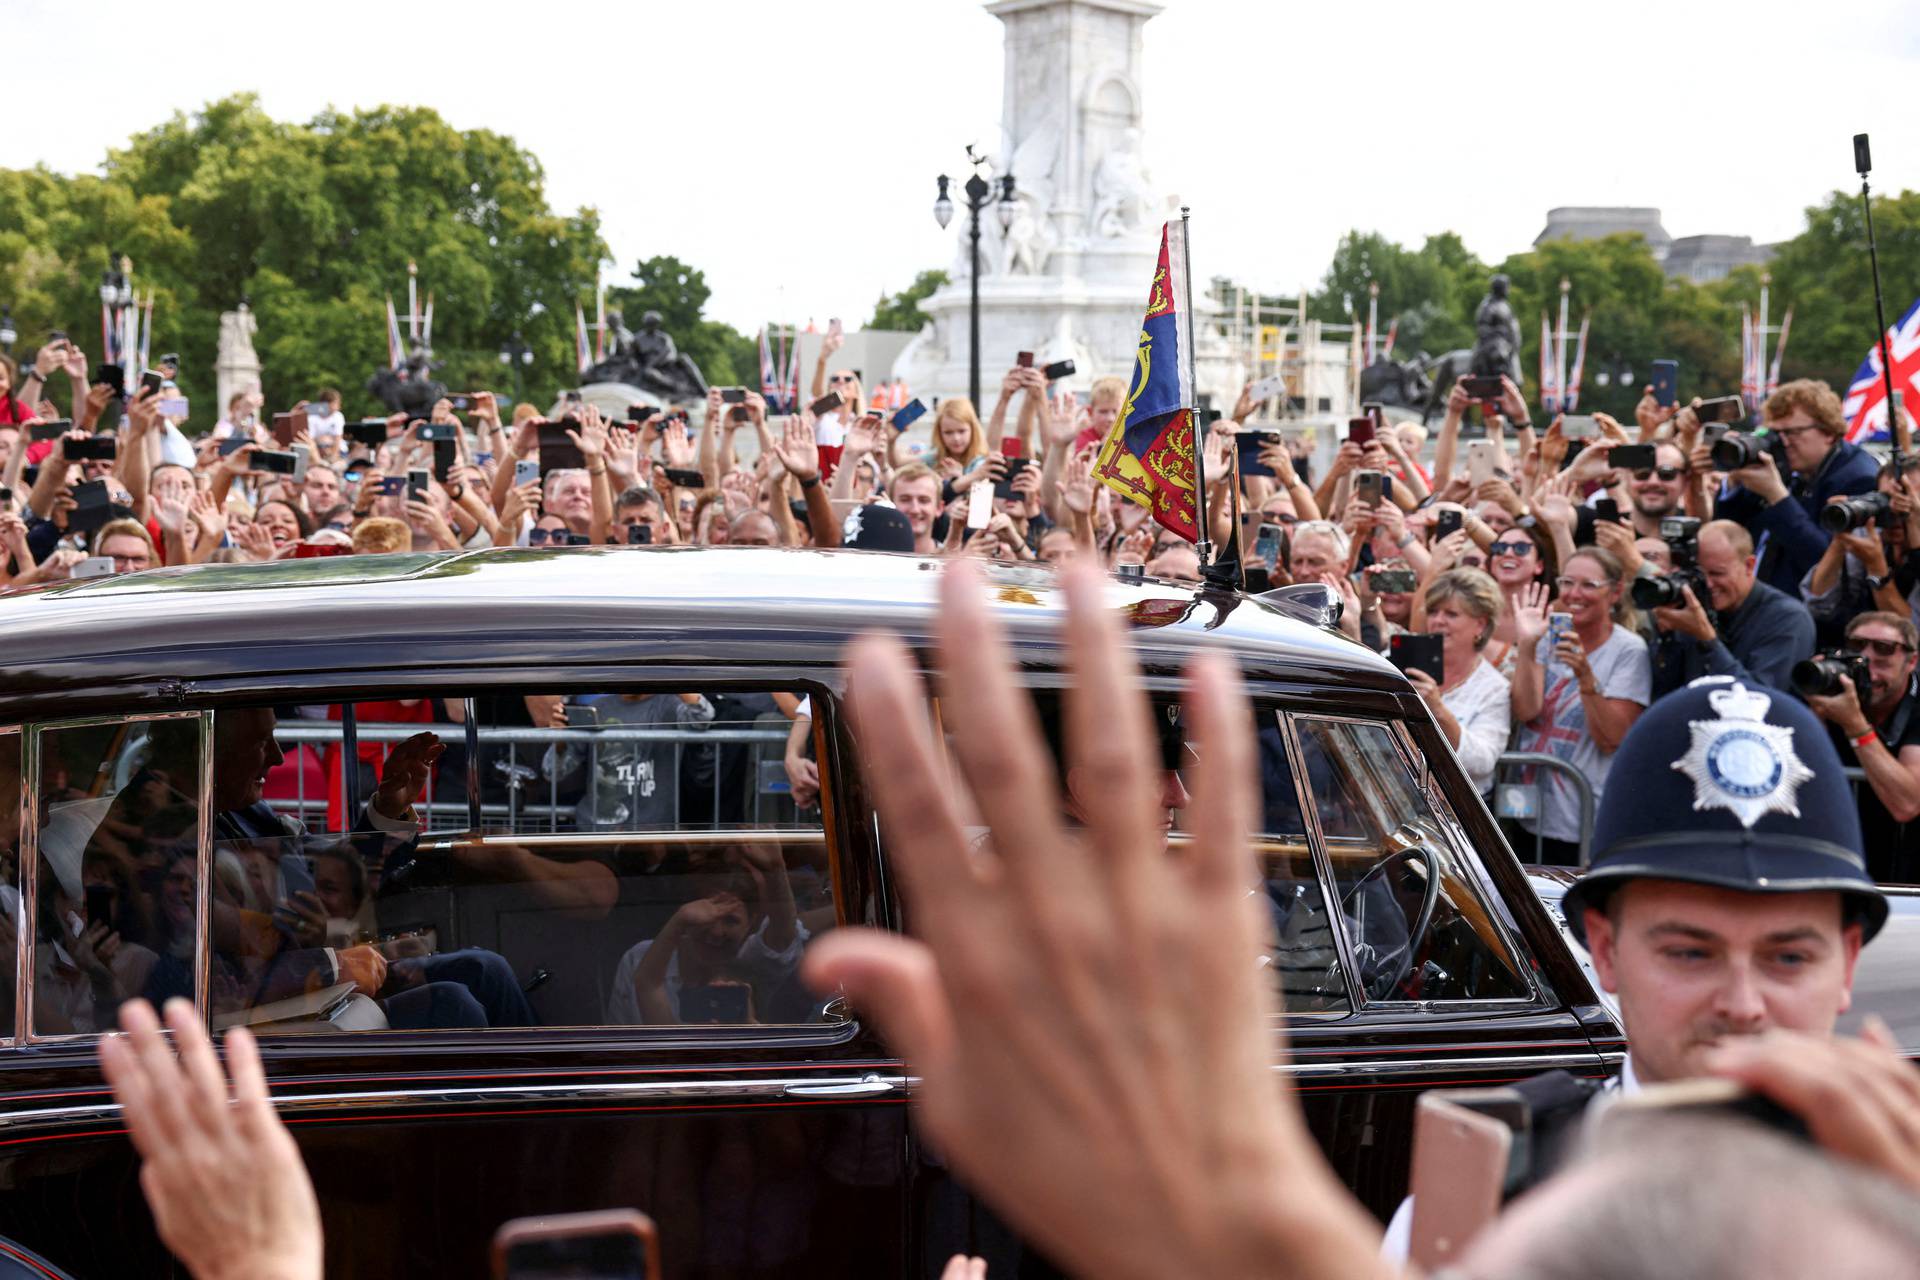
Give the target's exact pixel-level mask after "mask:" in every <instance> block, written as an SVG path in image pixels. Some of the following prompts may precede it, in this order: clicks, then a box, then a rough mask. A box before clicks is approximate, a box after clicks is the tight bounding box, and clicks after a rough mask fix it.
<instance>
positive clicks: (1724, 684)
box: [1385, 676, 1887, 1257]
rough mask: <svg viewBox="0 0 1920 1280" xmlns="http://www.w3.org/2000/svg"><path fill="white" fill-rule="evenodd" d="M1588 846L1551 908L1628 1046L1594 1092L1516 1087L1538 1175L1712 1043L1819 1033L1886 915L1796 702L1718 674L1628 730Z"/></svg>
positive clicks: (1401, 1236)
mask: <svg viewBox="0 0 1920 1280" xmlns="http://www.w3.org/2000/svg"><path fill="white" fill-rule="evenodd" d="M1593 848H1594V854H1593V859H1592V870H1590V871H1589V872H1588V873H1587V874H1586V876H1585V877H1584V878H1583V879H1581V880H1580V881H1579V882H1577V883H1576V884H1574V885H1573V887H1572V888H1570V889H1568V890H1567V893H1566V897H1565V899H1564V900H1563V903H1562V909H1563V911H1564V914H1565V917H1566V922H1567V927H1568V928H1569V929H1570V930H1572V932H1573V935H1574V937H1575V938H1576V939H1578V940H1579V941H1580V942H1581V943H1582V944H1583V945H1584V946H1586V948H1587V949H1588V951H1589V952H1590V953H1591V955H1592V957H1593V968H1594V973H1595V975H1596V976H1597V977H1598V978H1599V981H1600V985H1601V986H1602V987H1604V988H1605V989H1606V990H1607V991H1608V992H1610V993H1612V995H1613V996H1614V997H1615V998H1616V999H1617V1000H1618V1001H1619V1005H1620V1020H1621V1022H1622V1024H1623V1025H1624V1027H1625V1030H1626V1033H1627V1043H1628V1045H1629V1050H1628V1053H1627V1060H1626V1062H1625V1064H1624V1065H1623V1066H1622V1067H1621V1070H1620V1075H1619V1076H1618V1077H1617V1078H1615V1079H1614V1080H1611V1081H1609V1082H1607V1083H1606V1084H1605V1085H1596V1084H1594V1083H1593V1082H1591V1081H1584V1080H1576V1079H1575V1078H1574V1077H1572V1076H1570V1075H1568V1074H1567V1073H1565V1072H1551V1073H1549V1074H1547V1075H1544V1076H1539V1077H1536V1078H1535V1079H1533V1080H1529V1081H1525V1082H1523V1083H1522V1084H1520V1085H1519V1086H1516V1087H1517V1089H1518V1090H1519V1092H1520V1093H1521V1094H1522V1096H1523V1097H1525V1098H1526V1100H1527V1101H1528V1102H1529V1104H1530V1105H1531V1106H1532V1109H1533V1133H1534V1151H1535V1160H1534V1164H1535V1169H1536V1170H1537V1171H1538V1172H1539V1173H1540V1174H1541V1175H1542V1176H1544V1175H1546V1174H1548V1173H1551V1172H1552V1171H1553V1168H1554V1165H1555V1163H1556V1161H1557V1160H1559V1159H1561V1158H1563V1157H1564V1156H1565V1155H1566V1154H1568V1148H1569V1146H1570V1145H1571V1142H1572V1140H1573V1138H1574V1137H1575V1136H1576V1135H1577V1133H1578V1132H1579V1130H1580V1128H1581V1126H1582V1123H1583V1119H1584V1116H1585V1115H1586V1113H1587V1112H1589V1111H1590V1110H1591V1109H1592V1108H1594V1107H1603V1106H1607V1105H1609V1104H1610V1103H1611V1102H1612V1101H1614V1100H1616V1099H1618V1098H1621V1097H1630V1096H1632V1095H1633V1094H1635V1093H1638V1092H1639V1091H1640V1089H1641V1087H1642V1086H1644V1085H1649V1084H1668V1083H1672V1082H1674V1081H1677V1080H1687V1079H1693V1078H1697V1077H1702V1076H1706V1075H1709V1074H1711V1072H1710V1071H1708V1070H1707V1064H1708V1060H1709V1059H1710V1058H1711V1056H1712V1055H1713V1053H1714V1051H1715V1049H1716V1048H1718V1047H1720V1046H1723V1045H1728V1044H1735V1043H1738V1042H1740V1041H1742V1040H1744V1039H1746V1038H1748V1037H1752V1036H1758V1035H1761V1034H1762V1033H1764V1032H1767V1031H1773V1030H1786V1031H1796V1032H1801V1033H1803V1034H1809V1035H1816V1036H1823V1037H1824V1036H1831V1035H1832V1034H1833V1029H1834V1024H1835V1022H1836V1021H1837V1020H1838V1019H1839V1017H1840V1015H1841V1014H1843V1013H1845V1012H1846V1011H1847V1009H1848V1007H1849V1006H1850V1005H1851V1004H1852V1002H1853V974H1854V966H1855V964H1856V963H1857V962H1858V960H1859V958H1860V948H1861V947H1862V946H1864V945H1865V944H1866V943H1867V942H1868V941H1870V940H1871V939H1872V938H1873V936H1874V934H1876V933H1877V932H1879V930H1880V927H1881V925H1883V924H1885V923H1886V919H1887V901H1886V899H1885V898H1884V897H1883V896H1882V895H1881V893H1880V891H1879V889H1878V888H1876V887H1875V885H1874V883H1873V880H1872V879H1871V877H1869V876H1868V875H1867V871H1866V859H1865V856H1864V849H1863V846H1862V841H1861V834H1860V820H1859V816H1858V814H1857V813H1856V812H1855V810H1854V806H1853V801H1852V797H1851V796H1850V795H1849V794H1848V790H1847V781H1846V778H1845V776H1844V775H1843V774H1842V773H1841V771H1840V761H1839V759H1838V757H1837V756H1836V755H1835V753H1834V749H1833V745H1832V743H1831V742H1830V741H1829V740H1828V736H1827V732H1826V730H1825V729H1824V728H1823V727H1822V726H1821V724H1820V722H1819V720H1818V719H1816V718H1815V717H1814V715H1813V713H1812V712H1810V711H1808V710H1807V708H1806V707H1805V706H1804V705H1803V704H1801V703H1800V702H1799V701H1798V700H1797V699H1795V698H1793V697H1791V696H1789V695H1787V694H1783V693H1777V692H1774V691H1772V690H1770V689H1763V688H1760V687H1757V686H1750V685H1747V684H1745V683H1742V682H1740V681H1736V680H1733V679H1730V678H1728V677H1724V676H1710V677H1707V678H1705V679H1702V680H1696V681H1694V682H1693V683H1692V684H1690V685H1688V686H1687V687H1686V688H1684V689H1681V690H1679V691H1677V692H1675V693H1673V694H1671V695H1669V696H1668V697H1666V698H1663V699H1661V700H1659V701H1657V702H1655V703H1654V704H1653V706H1651V707H1649V708H1648V709H1647V711H1646V713H1645V714H1643V715H1642V716H1641V717H1640V718H1639V720H1637V721H1636V722H1635V723H1634V726H1633V728H1632V729H1630V730H1628V731H1627V735H1626V738H1625V739H1624V740H1623V741H1622V742H1621V744H1620V750H1619V751H1618V752H1617V753H1616V754H1615V756H1614V760H1613V769H1612V771H1611V772H1610V773H1609V775H1608V778H1607V789H1606V793H1605V794H1604V795H1603V796H1602V798H1601V802H1600V811H1599V814H1598V816H1597V818H1596V820H1595V823H1594V832H1593ZM1411 1227H1412V1202H1411V1200H1409V1201H1406V1202H1403V1203H1402V1204H1401V1206H1400V1211H1399V1212H1398V1213H1396V1214H1395V1215H1394V1218H1393V1223H1392V1224H1391V1225H1390V1226H1389V1227H1388V1229H1387V1239H1386V1245H1385V1251H1386V1253H1387V1254H1388V1255H1389V1256H1395V1257H1402V1256H1405V1252H1406V1247H1407V1243H1408V1239H1409V1233H1410V1231H1411Z"/></svg>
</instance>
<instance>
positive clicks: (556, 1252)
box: [493, 1209, 660, 1280]
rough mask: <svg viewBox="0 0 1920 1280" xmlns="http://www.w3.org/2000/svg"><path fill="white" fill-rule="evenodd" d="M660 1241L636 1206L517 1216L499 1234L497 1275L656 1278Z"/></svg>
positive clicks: (514, 1279)
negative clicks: (538, 1215) (635, 1208)
mask: <svg viewBox="0 0 1920 1280" xmlns="http://www.w3.org/2000/svg"><path fill="white" fill-rule="evenodd" d="M659 1275H660V1241H659V1236H658V1233H657V1232H655V1230H654V1226H653V1220H652V1219H651V1218H648V1217H647V1216H646V1215H645V1214H644V1213H640V1212H638V1211H636V1210H633V1209H601V1210H596V1211H595V1212H592V1213H562V1214H555V1215H552V1216H550V1217H544V1218H515V1219H514V1220H513V1221H511V1222H505V1223H502V1224H501V1225H500V1229H499V1230H498V1231H496V1232H494V1233H493V1280H565V1278H568V1277H571V1278H572V1280H656V1278H657V1277H658V1276H659Z"/></svg>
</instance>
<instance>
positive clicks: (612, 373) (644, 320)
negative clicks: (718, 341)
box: [581, 311, 707, 403]
mask: <svg viewBox="0 0 1920 1280" xmlns="http://www.w3.org/2000/svg"><path fill="white" fill-rule="evenodd" d="M609 323H610V324H614V325H616V327H615V329H614V333H615V336H616V342H615V344H614V348H613V354H612V355H610V356H608V357H607V358H606V359H605V360H602V361H601V362H600V363H599V364H596V365H595V366H593V368H591V369H589V370H587V371H586V373H585V374H583V375H581V381H582V382H583V383H589V382H624V383H626V384H627V385H628V386H633V387H638V388H640V390H642V391H644V392H647V393H648V394H650V395H655V396H658V397H660V398H661V399H662V400H664V401H668V402H670V403H686V402H688V401H693V400H702V399H705V398H706V394H707V380H706V378H704V377H703V376H701V373H700V366H698V365H696V364H695V363H694V362H693V359H692V357H690V356H684V355H682V354H680V349H679V348H678V347H676V346H674V344H673V338H672V337H670V336H669V335H668V333H667V331H666V330H665V329H663V328H661V327H660V326H661V323H662V322H661V319H660V313H659V312H658V311H649V312H647V313H646V314H645V315H643V316H641V317H640V331H639V332H638V333H629V332H627V330H626V328H625V327H624V324H625V318H624V317H622V316H620V315H619V313H617V312H610V313H609Z"/></svg>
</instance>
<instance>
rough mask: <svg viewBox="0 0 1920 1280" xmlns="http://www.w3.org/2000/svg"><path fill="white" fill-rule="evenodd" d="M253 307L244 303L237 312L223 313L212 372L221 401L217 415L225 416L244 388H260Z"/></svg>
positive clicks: (249, 389)
mask: <svg viewBox="0 0 1920 1280" xmlns="http://www.w3.org/2000/svg"><path fill="white" fill-rule="evenodd" d="M259 327H260V326H259V323H258V322H257V321H256V320H254V318H253V310H252V308H250V307H248V306H247V304H246V303H244V302H242V303H241V304H240V307H239V309H238V310H236V311H223V312H221V313H220V345H219V347H218V349H217V350H216V352H215V354H214V360H213V374H214V381H215V386H216V388H217V391H218V395H219V398H220V403H219V406H218V409H217V411H216V413H215V416H216V417H225V416H226V413H227V405H228V404H230V403H232V401H233V397H234V396H236V395H238V394H239V393H240V392H242V391H257V390H258V389H259V387H260V356H259V354H258V353H257V352H255V351H254V349H253V335H254V334H255V333H256V332H257V331H258V330H259Z"/></svg>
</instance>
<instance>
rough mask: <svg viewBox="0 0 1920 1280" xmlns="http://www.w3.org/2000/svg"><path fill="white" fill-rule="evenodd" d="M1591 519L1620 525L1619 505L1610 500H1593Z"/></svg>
mask: <svg viewBox="0 0 1920 1280" xmlns="http://www.w3.org/2000/svg"><path fill="white" fill-rule="evenodd" d="M1593 518H1594V519H1595V520H1603V521H1605V522H1606V523H1608V524H1620V523H1622V521H1621V519H1620V504H1619V503H1618V502H1615V501H1614V500H1613V499H1612V498H1595V499H1594V500H1593Z"/></svg>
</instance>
